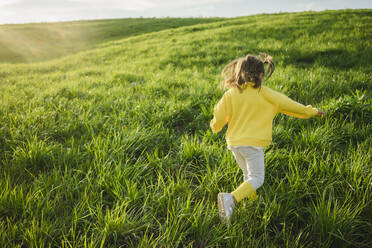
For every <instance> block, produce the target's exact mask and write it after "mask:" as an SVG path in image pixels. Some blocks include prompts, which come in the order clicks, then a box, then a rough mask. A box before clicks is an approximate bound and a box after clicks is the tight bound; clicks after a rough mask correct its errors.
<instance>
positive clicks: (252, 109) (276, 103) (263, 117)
mask: <svg viewBox="0 0 372 248" xmlns="http://www.w3.org/2000/svg"><path fill="white" fill-rule="evenodd" d="M278 113H284V114H287V115H290V116H294V117H298V118H303V119H308V118H310V117H313V116H315V115H317V113H318V109H316V108H313V107H312V106H311V105H307V106H304V105H302V104H300V103H298V102H296V101H293V100H292V99H290V98H289V97H287V96H285V95H284V94H282V93H279V92H277V91H275V90H272V89H270V88H268V87H266V86H262V87H261V89H255V88H253V87H252V84H247V85H246V87H245V89H244V90H243V91H242V92H240V91H239V89H237V88H232V89H230V90H228V91H227V92H225V94H224V95H223V97H222V99H221V100H220V101H219V102H218V103H217V105H216V106H215V108H214V118H213V119H212V120H211V122H210V126H211V128H212V131H213V132H214V133H217V132H219V131H221V129H222V128H223V127H224V126H225V125H226V124H228V129H227V132H226V142H227V145H228V146H229V147H230V146H242V145H248V146H259V147H264V146H267V145H269V144H270V143H271V136H272V122H273V119H274V117H275V116H276V115H277V114H278Z"/></svg>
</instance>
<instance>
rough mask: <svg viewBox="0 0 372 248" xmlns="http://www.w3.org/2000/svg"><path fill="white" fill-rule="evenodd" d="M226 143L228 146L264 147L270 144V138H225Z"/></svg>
mask: <svg viewBox="0 0 372 248" xmlns="http://www.w3.org/2000/svg"><path fill="white" fill-rule="evenodd" d="M226 143H227V146H228V147H231V146H258V147H265V146H268V145H270V144H271V140H260V139H254V138H246V139H239V140H229V139H226Z"/></svg>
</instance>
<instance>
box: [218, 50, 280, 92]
mask: <svg viewBox="0 0 372 248" xmlns="http://www.w3.org/2000/svg"><path fill="white" fill-rule="evenodd" d="M265 64H268V65H269V67H268V73H267V74H266V72H265ZM274 68H275V66H274V62H273V59H272V57H271V56H269V55H267V54H265V53H261V54H260V55H258V56H255V55H251V54H248V55H246V56H245V57H242V58H237V59H235V60H233V61H232V62H230V63H229V64H228V65H226V66H225V68H223V70H222V77H223V81H222V82H221V85H220V86H222V87H223V88H227V89H230V88H233V87H237V88H238V89H239V90H242V86H243V85H244V84H245V83H248V82H252V83H254V85H253V88H260V87H261V84H262V78H261V73H262V74H263V75H265V76H266V79H268V78H269V77H270V76H271V74H273V72H274Z"/></svg>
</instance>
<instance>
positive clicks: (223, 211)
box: [217, 193, 235, 224]
mask: <svg viewBox="0 0 372 248" xmlns="http://www.w3.org/2000/svg"><path fill="white" fill-rule="evenodd" d="M217 202H218V209H219V213H220V218H221V220H222V222H224V223H225V224H229V223H230V221H231V216H232V214H233V211H234V208H235V203H234V197H233V195H232V194H230V193H218V196H217Z"/></svg>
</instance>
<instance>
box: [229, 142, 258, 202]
mask: <svg viewBox="0 0 372 248" xmlns="http://www.w3.org/2000/svg"><path fill="white" fill-rule="evenodd" d="M237 153H239V154H240V156H238V157H243V158H244V161H245V168H246V171H247V179H246V178H244V179H246V180H245V181H244V182H243V183H242V184H241V185H240V186H239V187H238V188H237V189H236V190H235V191H234V192H232V195H233V196H234V198H235V200H236V201H237V202H239V201H241V200H242V199H244V198H245V197H248V198H250V199H251V200H255V199H256V189H258V188H259V187H261V186H262V184H263V182H264V177H265V169H264V154H263V149H261V148H255V147H239V148H237ZM238 163H239V162H238ZM239 166H240V165H239Z"/></svg>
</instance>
